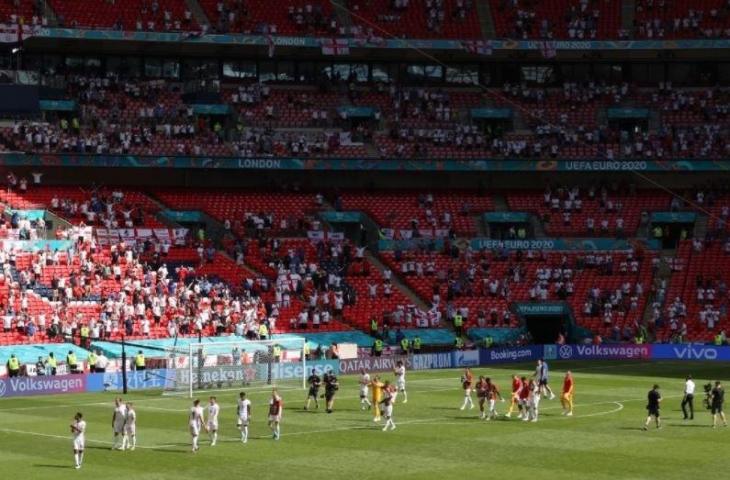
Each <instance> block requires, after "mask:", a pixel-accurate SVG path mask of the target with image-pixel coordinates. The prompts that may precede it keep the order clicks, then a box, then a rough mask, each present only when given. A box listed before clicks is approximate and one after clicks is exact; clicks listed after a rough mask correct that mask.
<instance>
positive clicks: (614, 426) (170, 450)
mask: <svg viewBox="0 0 730 480" xmlns="http://www.w3.org/2000/svg"><path fill="white" fill-rule="evenodd" d="M551 366H552V374H551V380H552V381H551V383H552V386H553V388H555V389H556V390H558V389H559V388H560V385H561V380H562V374H563V372H564V371H565V370H566V369H568V368H570V369H573V371H574V375H575V379H576V399H575V402H576V407H575V416H574V417H572V418H566V417H563V416H561V408H560V402H559V401H558V399H557V398H556V399H555V400H552V401H549V400H543V401H542V403H541V418H540V421H539V422H538V423H534V424H533V423H525V422H521V421H519V420H516V419H515V418H512V419H510V420H507V419H499V420H497V421H491V422H485V421H480V420H478V418H477V416H478V408H475V409H474V410H471V411H470V410H466V411H460V410H459V406H460V405H461V402H462V399H463V395H462V391H461V389H460V384H459V376H460V374H461V371H460V370H436V371H421V372H408V374H407V381H408V394H409V397H408V403H407V404H405V405H404V404H402V403H400V401H402V397H399V398H398V404H397V405H396V406H395V410H394V419H395V421H396V424H397V425H398V428H397V429H396V430H395V431H393V432H387V433H386V432H382V431H381V430H380V427H378V426H377V425H376V424H374V423H373V421H372V416H371V414H370V412H363V411H361V410H360V407H359V401H358V399H357V385H356V378H355V377H342V378H341V379H340V380H341V389H340V391H339V392H338V397H337V399H336V405H335V413H333V414H331V415H328V414H326V413H325V412H324V411H323V409H322V408H320V410H319V411H314V412H312V411H310V412H305V411H303V409H302V407H303V403H304V397H305V392H304V391H303V390H284V391H283V392H282V396H283V399H284V402H285V408H284V418H283V422H282V438H281V440H280V441H278V442H277V441H274V440H272V439H271V436H270V433H269V430H268V428H267V426H266V423H265V421H266V413H267V409H266V405H265V402H266V401H267V400H268V395H269V393H270V392H269V390H268V389H266V390H251V391H249V397H250V398H251V400H252V402H253V421H252V424H251V427H250V435H251V439H250V440H249V442H248V444H247V445H243V444H241V443H240V441H239V439H238V438H239V437H238V431H237V430H236V426H235V405H236V404H235V401H236V397H237V393H236V391H228V392H216V395H217V396H218V400H219V403H220V404H221V416H220V423H221V427H220V428H221V431H220V438H219V442H218V445H217V446H216V447H214V448H211V447H209V445H208V443H209V442H208V439H207V436H206V435H203V436H201V449H200V452H198V453H197V454H192V453H191V452H190V445H189V441H190V438H189V435H188V433H187V410H188V408H189V406H190V401H189V400H188V399H187V398H183V397H169V396H162V395H160V393H159V392H133V393H131V394H130V395H128V396H127V397H126V398H127V399H128V400H129V401H134V402H135V404H136V410H137V416H138V427H137V428H138V448H137V450H136V451H133V452H129V451H127V452H120V451H110V443H111V437H112V433H111V414H112V400H113V398H114V394H112V393H104V394H81V395H59V396H50V397H31V398H14V399H3V400H0V458H1V459H2V462H1V466H2V473H3V475H2V477H3V478H8V479H30V480H35V479H46V478H48V479H51V478H52V479H67V478H73V479H104V480H106V479H128V480H144V479H149V480H152V479H154V480H157V479H160V480H162V479H195V480H199V479H204V480H214V479H234V478H255V479H268V478H277V479H286V478H331V479H348V480H349V479H351V480H360V479H389V478H394V479H395V478H397V479H400V480H406V479H431V478H434V479H450V478H458V479H462V478H475V479H476V478H478V479H482V478H485V479H486V478H494V479H499V478H505V479H507V478H509V479H512V480H515V479H530V480H534V479H542V478H545V479H548V478H559V479H562V480H570V479H586V478H590V479H592V480H601V479H662V480H671V479H683V480H684V479H686V478H689V477H693V476H700V475H703V472H705V473H709V474H710V475H713V477H714V478H724V475H725V474H726V473H722V472H727V471H728V467H727V453H728V446H730V428H718V429H716V430H713V429H711V428H709V426H710V415H709V414H708V413H707V412H706V411H705V410H704V409H703V407H702V403H701V397H702V394H701V385H702V384H703V383H706V382H707V381H709V380H714V379H719V380H723V379H728V378H729V376H728V368H727V366H725V365H722V364H710V363H687V362H684V363H678V362H661V363H635V362H632V363H628V362H625V363H607V362H600V363H586V362H582V363H568V362H554V363H553V364H552V365H551ZM532 370H533V365H532V364H530V365H526V364H520V365H508V366H503V367H492V368H475V369H474V373H475V375H477V376H478V375H488V376H491V377H492V378H493V379H495V381H496V382H497V384H498V385H499V386H500V387H501V389H502V390H503V391H505V392H508V391H509V388H510V382H509V379H510V375H511V374H512V373H513V372H514V373H524V374H528V373H531V372H532ZM687 373H692V374H693V375H694V377H695V379H696V381H697V384H698V395H697V399H696V402H695V403H696V407H697V414H696V418H695V420H694V422H685V421H683V420H682V414H681V412H680V408H679V404H680V400H681V393H682V387H683V380H684V376H685V375H686V374H687ZM384 377H385V378H392V375H388V374H385V375H384ZM655 382H656V383H659V384H660V385H661V387H662V391H663V395H664V401H663V409H662V415H663V420H664V422H665V423H664V428H663V429H662V430H658V431H655V430H650V431H648V432H644V431H642V430H641V426H642V425H643V421H644V419H645V416H646V411H645V409H644V408H645V405H646V393H647V391H648V390H649V388H650V387H651V385H652V384H653V383H655ZM728 383H730V382H728ZM208 395H209V394H208V393H204V394H201V395H200V397H199V398H201V399H202V400H203V401H207V396H208ZM507 405H508V404H506V403H505V404H499V409H500V412H501V413H504V412H505V411H506V408H507ZM76 411H82V412H83V413H84V415H85V417H86V420H87V422H88V431H87V451H86V457H85V462H84V466H83V468H82V469H81V470H78V471H77V470H74V469H73V458H72V452H71V439H70V434H69V429H68V425H69V424H70V421H71V418H72V416H73V414H74V413H75V412H76ZM713 472H714V473H713ZM718 475H719V477H718Z"/></svg>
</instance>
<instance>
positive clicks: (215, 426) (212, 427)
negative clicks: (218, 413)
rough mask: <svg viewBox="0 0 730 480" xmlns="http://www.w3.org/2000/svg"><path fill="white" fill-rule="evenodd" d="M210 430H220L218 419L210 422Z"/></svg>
mask: <svg viewBox="0 0 730 480" xmlns="http://www.w3.org/2000/svg"><path fill="white" fill-rule="evenodd" d="M208 430H210V431H213V430H218V421H217V420H216V421H215V422H208Z"/></svg>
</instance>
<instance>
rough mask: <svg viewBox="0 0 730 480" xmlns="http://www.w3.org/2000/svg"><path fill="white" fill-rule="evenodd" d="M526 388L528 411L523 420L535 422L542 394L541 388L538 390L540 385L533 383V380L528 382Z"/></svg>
mask: <svg viewBox="0 0 730 480" xmlns="http://www.w3.org/2000/svg"><path fill="white" fill-rule="evenodd" d="M528 388H529V389H530V397H529V410H528V414H527V417H525V420H529V421H531V422H537V417H538V411H539V407H540V394H541V393H542V388H540V384H539V383H538V382H535V381H533V380H530V383H529V384H528Z"/></svg>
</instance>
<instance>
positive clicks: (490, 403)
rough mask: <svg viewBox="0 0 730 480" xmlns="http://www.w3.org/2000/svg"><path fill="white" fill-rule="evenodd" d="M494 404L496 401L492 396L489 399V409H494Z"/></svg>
mask: <svg viewBox="0 0 730 480" xmlns="http://www.w3.org/2000/svg"><path fill="white" fill-rule="evenodd" d="M496 404H497V401H496V400H495V399H493V398H492V399H490V400H489V409H490V410H494V407H495V405H496Z"/></svg>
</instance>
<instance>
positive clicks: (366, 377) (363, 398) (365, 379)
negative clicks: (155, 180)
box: [358, 368, 373, 410]
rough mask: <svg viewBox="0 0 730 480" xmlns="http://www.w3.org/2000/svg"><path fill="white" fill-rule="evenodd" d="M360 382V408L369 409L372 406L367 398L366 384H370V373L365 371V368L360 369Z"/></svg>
mask: <svg viewBox="0 0 730 480" xmlns="http://www.w3.org/2000/svg"><path fill="white" fill-rule="evenodd" d="M358 383H359V384H360V408H361V409H362V410H366V409H369V408H370V407H372V406H373V404H372V403H370V400H368V386H369V385H370V374H369V373H368V372H366V371H365V369H364V368H363V369H361V370H360V380H359V381H358Z"/></svg>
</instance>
